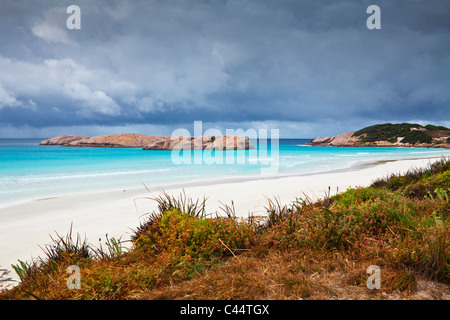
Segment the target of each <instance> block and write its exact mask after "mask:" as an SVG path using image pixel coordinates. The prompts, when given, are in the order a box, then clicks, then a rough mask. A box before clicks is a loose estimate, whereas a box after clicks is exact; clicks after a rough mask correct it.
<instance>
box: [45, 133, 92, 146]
mask: <svg viewBox="0 0 450 320" xmlns="http://www.w3.org/2000/svg"><path fill="white" fill-rule="evenodd" d="M83 139H89V137H84V136H74V135H64V136H59V137H56V138H51V139H47V140H44V141H42V142H41V143H40V144H41V145H67V144H69V143H71V142H75V141H78V140H83Z"/></svg>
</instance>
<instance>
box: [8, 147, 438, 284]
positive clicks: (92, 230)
mask: <svg viewBox="0 0 450 320" xmlns="http://www.w3.org/2000/svg"><path fill="white" fill-rule="evenodd" d="M438 158H442V156H435V157H426V158H414V159H394V160H380V161H375V162H374V161H371V162H369V163H361V162H360V163H357V164H356V165H353V166H350V167H349V168H346V169H335V170H331V171H326V172H321V173H308V174H302V175H292V176H272V177H257V178H256V177H255V178H254V179H246V178H245V177H243V178H240V180H239V178H229V179H222V180H220V179H219V180H210V181H209V182H205V181H199V182H196V183H191V184H177V185H171V186H170V187H168V186H165V187H164V188H162V187H159V186H156V187H149V191H150V192H149V191H147V190H146V189H145V187H144V186H143V187H142V188H136V189H126V190H118V191H108V192H100V193H97V192H94V193H93V192H90V193H86V194H84V193H83V194H72V195H66V196H61V197H49V198H43V199H41V200H39V201H32V202H28V203H24V204H20V205H16V206H12V207H6V208H0V217H1V219H2V223H1V225H0V267H1V268H6V269H8V270H12V268H11V264H17V263H18V261H17V260H18V259H20V260H22V261H30V260H31V259H35V258H37V257H39V256H42V255H43V251H42V249H41V248H43V247H44V246H45V245H46V244H49V243H51V239H50V236H55V234H56V233H57V234H59V235H61V236H65V235H66V234H67V232H68V231H69V229H70V226H71V224H73V230H72V232H73V236H74V235H75V234H80V237H81V238H86V240H87V241H88V243H90V244H92V245H94V246H98V245H99V244H100V243H102V244H104V241H105V236H106V234H108V237H109V238H111V237H115V238H116V239H119V238H121V239H122V240H128V239H129V236H130V235H131V234H132V233H133V230H134V229H135V228H137V227H138V226H139V224H140V222H142V221H143V220H145V217H144V216H145V213H149V212H152V211H153V210H155V209H156V207H157V204H156V202H155V201H152V200H150V199H149V198H151V197H155V196H158V195H159V194H160V191H161V190H162V189H163V190H164V191H166V192H167V193H168V194H170V195H174V196H177V195H179V194H180V193H182V192H183V191H184V192H185V193H186V196H187V197H189V198H192V199H193V200H194V201H196V200H197V199H199V200H200V201H201V200H202V199H203V197H206V198H207V201H206V212H207V213H208V214H209V213H215V212H217V213H219V214H220V213H221V209H220V207H221V206H222V205H221V203H222V204H226V205H231V203H233V204H234V207H235V211H236V215H237V216H240V217H247V216H248V215H249V213H252V214H254V215H264V214H265V206H266V205H267V198H269V199H273V198H274V197H276V198H277V199H279V200H280V203H281V204H288V203H290V202H291V201H294V200H295V199H296V198H298V197H303V196H308V197H310V198H312V199H315V198H319V197H322V196H323V195H324V193H325V192H327V191H328V188H330V191H331V195H334V194H336V193H337V192H340V191H345V190H346V189H347V188H348V187H357V186H368V185H370V183H371V182H373V180H374V179H376V178H380V177H385V176H386V175H388V174H392V173H399V172H406V171H407V170H408V169H410V168H412V167H422V166H426V165H427V164H428V163H430V162H433V159H438ZM230 179H231V180H232V181H230ZM227 180H228V181H227ZM99 239H101V241H99ZM125 246H126V247H129V246H127V245H125ZM9 276H10V277H12V278H14V279H16V275H15V273H14V271H12V272H11V273H10V275H9Z"/></svg>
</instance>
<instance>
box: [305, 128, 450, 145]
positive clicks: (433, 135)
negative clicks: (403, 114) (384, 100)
mask: <svg viewBox="0 0 450 320" xmlns="http://www.w3.org/2000/svg"><path fill="white" fill-rule="evenodd" d="M306 144H307V145H311V146H336V147H369V146H373V147H422V148H450V129H448V128H446V127H443V126H434V125H431V124H429V125H426V126H422V125H420V124H415V123H401V124H391V123H385V124H377V125H373V126H370V127H366V128H363V129H361V130H358V131H350V132H345V133H343V134H340V135H338V136H335V137H325V138H322V137H317V138H315V139H313V140H311V141H309V142H307V143H306Z"/></svg>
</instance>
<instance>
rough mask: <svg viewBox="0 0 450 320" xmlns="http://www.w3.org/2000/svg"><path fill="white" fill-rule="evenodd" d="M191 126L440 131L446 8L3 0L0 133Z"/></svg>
mask: <svg viewBox="0 0 450 320" xmlns="http://www.w3.org/2000/svg"><path fill="white" fill-rule="evenodd" d="M72 4H75V5H78V6H79V7H80V9H81V29H80V30H69V29H68V28H67V27H66V21H67V18H69V16H70V15H69V14H67V13H66V9H67V7H68V6H69V5H72ZM371 4H376V5H378V6H379V7H380V8H381V29H380V30H369V29H368V28H367V27H366V20H367V18H368V17H369V16H370V14H367V13H366V10H367V7H368V6H369V5H371ZM195 120H201V121H203V127H204V128H218V129H220V130H225V129H227V128H228V129H238V128H242V129H244V130H246V129H248V128H255V129H259V128H276V129H279V130H280V134H281V137H284V138H294V137H298V138H313V137H315V136H329V135H336V134H339V133H341V132H344V131H350V130H356V129H359V128H361V127H363V126H366V125H372V124H376V123H381V122H418V123H433V124H437V125H446V126H449V125H450V2H449V1H448V0H431V1H426V0H423V1H421V0H385V1H379V0H378V1H377V0H370V1H364V0H347V1H337V0H323V1H312V0H211V1H207V0H198V1H197V0H177V1H175V0H155V1H153V0H96V1H92V0H85V1H81V0H69V1H67V0H35V1H25V0H1V2H0V137H3V138H9V137H51V136H56V135H60V134H83V135H89V136H93V135H97V134H109V133H121V132H136V133H143V134H168V135H170V134H171V133H172V131H173V130H175V129H177V128H186V129H188V130H192V128H193V121H195Z"/></svg>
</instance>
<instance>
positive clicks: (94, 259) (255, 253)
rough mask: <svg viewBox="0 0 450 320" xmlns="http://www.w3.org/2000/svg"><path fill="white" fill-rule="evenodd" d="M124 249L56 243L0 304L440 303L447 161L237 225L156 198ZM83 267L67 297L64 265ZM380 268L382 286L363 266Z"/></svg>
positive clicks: (228, 210) (449, 207)
mask: <svg viewBox="0 0 450 320" xmlns="http://www.w3.org/2000/svg"><path fill="white" fill-rule="evenodd" d="M154 200H156V201H157V202H158V210H157V211H155V212H153V213H152V214H149V215H148V217H147V220H146V221H145V222H143V223H142V224H141V225H140V226H139V227H138V228H137V229H136V230H135V231H134V234H133V237H132V242H131V244H130V245H127V247H128V249H126V250H125V249H124V247H123V245H124V243H122V242H120V241H119V240H117V239H108V241H107V243H106V246H105V247H104V248H93V247H91V246H89V245H88V244H87V242H86V241H81V240H80V238H79V237H77V239H72V235H71V233H69V234H68V235H67V236H66V237H60V236H58V237H56V239H54V242H53V244H51V245H49V246H47V247H45V256H44V257H43V258H41V259H39V260H37V261H34V262H20V263H19V264H17V265H16V266H14V268H15V270H16V272H17V274H18V275H19V276H20V278H21V280H22V281H21V283H20V284H18V285H17V286H16V287H14V288H12V289H10V290H4V291H2V292H1V293H0V298H3V299H301V298H303V299H305V298H309V299H361V298H363V299H364V298H368V299H398V298H400V299H420V298H424V299H442V298H444V299H445V298H447V299H448V297H449V295H450V289H449V284H450V250H449V243H450V242H449V241H450V233H449V231H450V161H449V160H448V159H442V160H440V161H438V162H435V163H432V164H430V165H429V166H428V167H427V168H425V169H411V170H409V171H408V173H407V174H405V175H391V176H389V177H385V178H380V179H378V180H376V181H374V182H373V183H372V185H371V186H370V187H366V188H363V187H359V188H349V189H348V190H346V191H345V192H342V193H339V194H337V195H335V196H329V193H326V194H325V197H323V198H322V199H320V200H317V201H312V200H311V199H309V198H307V197H304V198H298V199H296V200H295V201H294V202H293V203H291V204H289V205H282V204H280V203H279V201H277V200H276V199H275V200H269V201H268V205H267V214H268V215H267V217H266V218H258V217H253V218H249V219H247V220H242V219H239V218H237V217H236V216H235V211H234V207H233V206H228V205H225V206H224V207H223V212H224V213H223V215H222V216H216V217H214V218H213V217H211V216H207V215H206V214H205V211H204V201H203V202H198V201H197V202H193V201H192V200H191V199H188V198H186V196H184V195H181V196H180V198H174V197H172V196H169V195H167V194H165V193H163V194H162V195H161V196H159V197H158V198H156V199H154ZM71 265H77V266H78V267H79V268H80V270H81V287H80V289H69V288H68V287H67V280H68V277H69V274H68V273H67V268H68V267H69V266H71ZM370 265H377V266H379V267H380V270H381V273H380V276H381V289H379V290H377V289H372V290H370V289H368V288H367V286H366V281H367V279H368V277H369V274H367V268H368V267H369V266H370Z"/></svg>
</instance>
